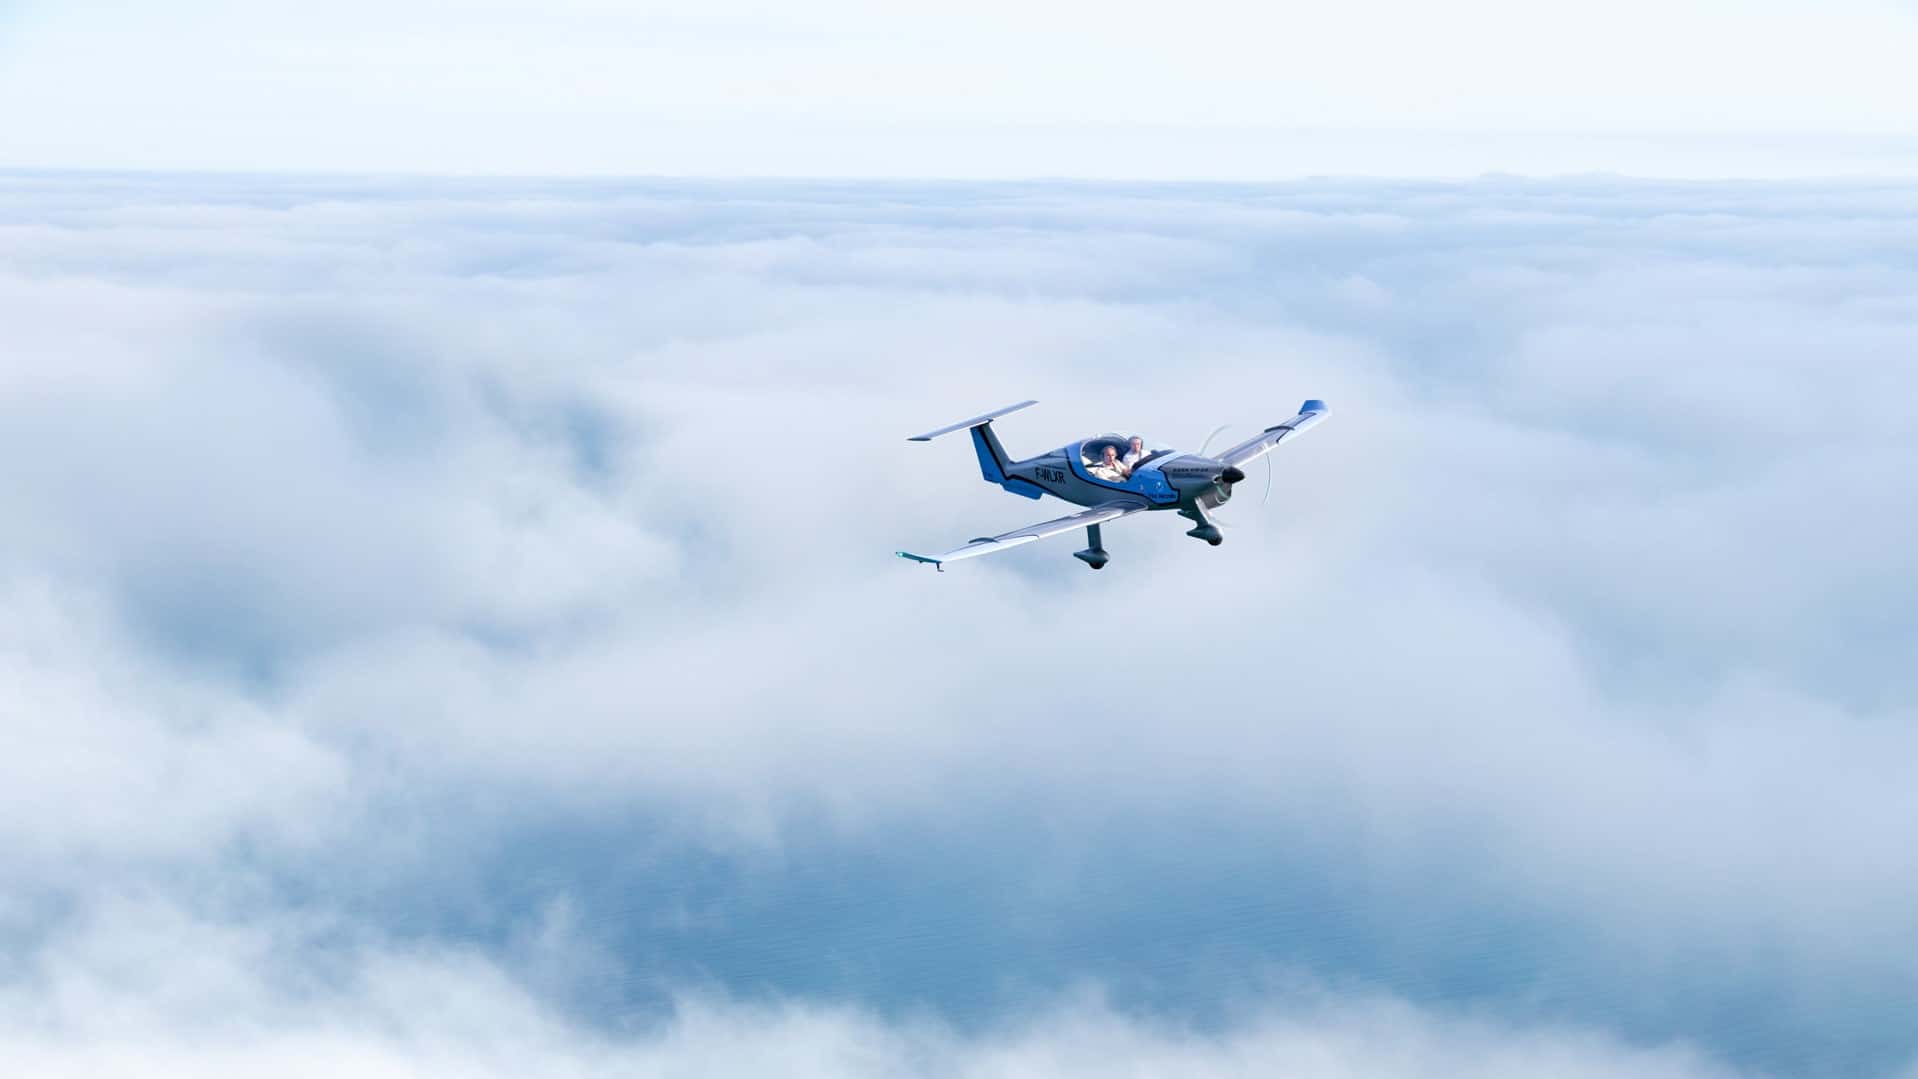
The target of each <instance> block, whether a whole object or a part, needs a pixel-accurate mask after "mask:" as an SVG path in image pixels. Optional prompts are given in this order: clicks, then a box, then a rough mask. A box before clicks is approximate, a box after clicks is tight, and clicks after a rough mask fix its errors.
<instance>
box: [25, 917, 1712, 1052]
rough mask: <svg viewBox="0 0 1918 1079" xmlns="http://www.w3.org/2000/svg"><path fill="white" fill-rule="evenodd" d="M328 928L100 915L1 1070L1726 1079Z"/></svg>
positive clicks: (1311, 1030) (1434, 1031) (1575, 1043)
mask: <svg viewBox="0 0 1918 1079" xmlns="http://www.w3.org/2000/svg"><path fill="white" fill-rule="evenodd" d="M314 928H315V927H312V926H305V925H301V924H300V923H297V922H291V923H280V924H275V925H269V926H244V925H243V926H233V925H220V924H210V923H207V922H204V921H201V920H197V919H195V918H193V917H191V916H189V915H185V914H183V913H182V912H180V911H178V910H175V909H171V908H168V907H166V906H164V905H156V904H153V903H151V902H141V901H123V902H118V903H115V904H113V905H111V906H109V907H107V908H105V909H102V910H100V911H97V912H94V920H93V921H91V922H90V923H88V924H85V925H84V926H83V927H80V928H76V929H73V930H70V931H69V932H68V933H67V934H66V935H64V936H63V937H62V938H61V939H60V940H59V942H58V944H57V945H56V946H55V947H54V948H52V949H49V951H48V952H47V953H45V954H42V955H40V956H38V957H36V959H35V961H34V964H33V965H34V971H33V974H32V975H31V976H30V977H29V978H28V979H27V980H26V981H25V982H24V983H23V984H16V985H15V986H14V987H12V988H11V989H10V990H7V991H5V993H4V995H0V1002H4V1003H5V1005H6V1007H4V1008H0V1067H4V1068H5V1069H6V1070H7V1071H8V1072H9V1073H11V1074H20V1075H36V1076H62V1077H64V1076H93V1075H115V1076H171V1075H195V1076H209V1075H210V1076H223V1075H259V1074H262V1073H271V1074H274V1075H289V1076H304V1075H313V1076H322V1075H327V1076H330V1075H342V1074H351V1075H356V1076H402V1075H436V1076H443V1075H458V1076H472V1077H475V1079H478V1077H484V1076H504V1075H525V1074H527V1073H529V1072H537V1073H539V1074H541V1075H552V1076H561V1077H575V1076H577V1077H582V1079H584V1077H598V1076H615V1075H654V1074H671V1075H689V1076H736V1075H765V1074H770V1073H777V1074H781V1075H794V1076H812V1075H819V1076H865V1075H871V1076H895V1075H927V1076H952V1077H979V1079H987V1077H991V1079H1016V1077H1026V1076H1034V1077H1036V1076H1080V1075H1083V1076H1095V1075H1096V1076H1109V1075H1135V1076H1252V1075H1272V1074H1285V1075H1299V1076H1314V1077H1324V1079H1334V1077H1340V1076H1355V1077H1356V1076H1365V1077H1367V1079H1376V1077H1381V1076H1385V1077H1390V1076H1423V1075H1433V1074H1446V1075H1461V1076H1484V1077H1488V1079H1490V1077H1507V1076H1512V1077H1516V1076H1526V1075H1541V1074H1549V1075H1554V1076H1567V1077H1577V1076H1611V1075H1620V1074H1631V1075H1642V1076H1656V1077H1671V1079H1680V1077H1684V1079H1701V1077H1716V1076H1729V1075H1731V1074H1733V1073H1732V1072H1731V1071H1729V1070H1728V1069H1726V1068H1724V1067H1722V1066H1719V1065H1717V1064H1715V1063H1713V1062H1712V1061H1711V1060H1710V1059H1709V1058H1707V1057H1705V1056H1703V1055H1702V1054H1700V1053H1698V1052H1696V1051H1695V1050H1691V1049H1689V1048H1687V1047H1684V1046H1682V1045H1655V1046H1632V1045H1626V1044H1622V1043H1620V1042H1618V1041H1617V1040H1615V1039H1612V1038H1609V1037H1607V1036H1605V1035H1603V1034H1599V1033H1595V1032H1592V1031H1589V1030H1581V1029H1578V1028H1576V1027H1565V1026H1558V1025H1537V1026H1513V1025H1508V1024H1503V1023H1498V1022H1492V1021H1487V1020H1485V1019H1481V1018H1475V1017H1472V1016H1469V1015H1448V1014H1443V1013H1434V1012H1428V1011H1424V1010H1421V1009H1418V1008H1414V1007H1410V1006H1408V1005H1406V1004H1404V1003H1403V1002H1399V1001H1395V1000H1392V999H1389V998H1379V997H1363V996H1360V997H1350V996H1339V995H1336V994H1332V993H1328V992H1326V991H1324V990H1322V989H1315V988H1312V987H1310V986H1308V985H1299V984H1292V985H1290V986H1288V987H1286V988H1283V989H1281V990H1277V991H1275V992H1274V994H1273V995H1272V997H1271V998H1270V999H1269V1000H1267V1001H1266V1002H1265V1003H1264V1004H1262V1005H1261V1006H1260V1007H1259V1008H1257V1009H1256V1010H1255V1011H1253V1012H1251V1013H1249V1014H1247V1015H1244V1016H1242V1017H1240V1018H1239V1019H1238V1020H1236V1021H1234V1022H1233V1023H1232V1024H1231V1025H1230V1026H1228V1027H1227V1028H1226V1029H1223V1030H1217V1031H1200V1030H1196V1029H1191V1028H1184V1027H1180V1026H1177V1025H1171V1024H1166V1023H1162V1022H1156V1021H1153V1020H1151V1019H1148V1018H1141V1017H1138V1016H1130V1015H1126V1014H1124V1013H1121V1012H1119V1011H1116V1010H1114V1009H1112V1008H1111V1007H1109V1006H1108V1005H1106V1004H1105V1003H1103V1002H1102V1001H1101V1000H1100V999H1099V998H1098V996H1097V995H1096V994H1090V993H1087V994H1080V995H1079V996H1078V997H1076V998H1067V999H1063V1000H1060V1001H1057V1002H1054V1003H1051V1004H1047V1005H1044V1006H1042V1007H1036V1008H1035V1009H1034V1010H1033V1011H1032V1012H1030V1013H1029V1014H1026V1015H1022V1016H1019V1017H1017V1018H1015V1019H1010V1020H1008V1021H1005V1022H1003V1023H1001V1024H996V1025H994V1026H992V1027H990V1028H988V1029H984V1030H978V1031H969V1032H962V1031H959V1030H956V1029H954V1028H952V1027H951V1026H949V1025H946V1024H944V1023H941V1022H939V1021H937V1020H934V1019H931V1018H927V1017H916V1018H914V1017H907V1018H903V1019H893V1020H888V1019H885V1018H881V1017H879V1016H877V1015H875V1014H873V1013H871V1012H868V1011H864V1010H861V1009H857V1008H852V1007H844V1006H834V1005H828V1004H820V1003H807V1002H803V1001H781V1002H771V1003H748V1002H743V1001H738V1000H733V999H728V998H725V997H714V996H711V995H688V996H682V997H680V998H679V999H678V1000H677V1001H676V1002H675V1003H674V1006H673V1008H672V1010H671V1012H670V1014H668V1015H664V1016H658V1017H651V1018H647V1019H644V1020H642V1021H641V1022H640V1023H639V1024H638V1026H637V1029H635V1030H632V1031H628V1032H621V1031H619V1030H617V1029H609V1028H606V1027H598V1026H591V1025H585V1024H581V1023H579V1022H576V1021H573V1020H569V1019H567V1018H565V1017H564V1016H563V1015H560V1014H556V1013H555V1012H553V1011H552V1010H551V1009H550V1008H548V1007H546V1006H544V1005H542V1003H541V1002H540V1001H539V1000H538V999H537V998H535V997H534V996H531V995H529V994H528V993H527V992H526V991H525V989H524V987H522V986H521V985H519V984H518V983H516V982H515V981H514V980H513V979H512V978H510V977H509V976H507V975H506V974H505V973H504V972H502V971H501V970H500V969H498V968H497V967H496V966H494V965H493V964H491V963H489V962H488V961H487V960H485V959H484V958H482V957H479V956H476V955H473V954H471V953H466V952H462V951H459V950H456V949H432V950H420V949H397V948H392V947H380V946H376V945H363V946H359V947H355V948H353V949H351V950H350V951H347V952H345V953H342V952H341V951H340V949H339V948H338V945H337V944H334V943H329V944H328V945H327V946H326V947H327V951H328V952H329V953H330V959H329V961H328V964H327V967H328V971H329V973H328V974H327V975H326V976H325V977H321V978H315V977H313V976H311V974H310V972H309V973H306V974H301V973H298V972H299V971H302V970H308V971H310V968H304V967H302V966H301V964H300V963H299V961H298V956H297V955H295V954H292V953H294V952H296V951H297V949H300V948H302V947H312V942H311V941H309V940H305V939H303V937H305V936H306V935H308V934H312V933H313V932H314Z"/></svg>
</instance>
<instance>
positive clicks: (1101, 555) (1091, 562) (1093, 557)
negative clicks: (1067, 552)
mask: <svg viewBox="0 0 1918 1079" xmlns="http://www.w3.org/2000/svg"><path fill="white" fill-rule="evenodd" d="M1072 557H1074V558H1076V559H1078V560H1079V561H1081V562H1084V563H1085V564H1086V565H1088V566H1091V567H1092V568H1093V569H1104V568H1106V563H1107V562H1108V561H1110V560H1111V556H1110V555H1108V554H1106V549H1105V545H1104V544H1103V543H1101V542H1100V541H1099V526H1098V525H1087V526H1086V549H1085V550H1083V551H1074V552H1072Z"/></svg>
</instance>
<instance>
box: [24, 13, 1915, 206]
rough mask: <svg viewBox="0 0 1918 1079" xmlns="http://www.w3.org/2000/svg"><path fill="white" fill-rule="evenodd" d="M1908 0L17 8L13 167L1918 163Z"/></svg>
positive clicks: (779, 170) (1181, 171) (1250, 173)
mask: <svg viewBox="0 0 1918 1079" xmlns="http://www.w3.org/2000/svg"><path fill="white" fill-rule="evenodd" d="M1914 52H1918V7H1914V5H1913V4H1911V3H1910V2H1909V0H1833V2H1831V3H1823V4H1818V5H1816V6H1807V5H1805V4H1800V3H1788V2H1783V0H1676V2H1673V0H1621V2H1617V3H1611V4H1604V5H1592V4H1583V5H1579V4H1536V3H1524V2H1520V0H1463V2H1460V3H1453V4H1446V5H1431V4H1412V3H1404V2H1402V0H1359V2H1353V3H1344V4H1301V3H1282V4H1257V5H1254V4H1244V3H1236V2H1225V0H1195V2H1192V3H1186V4H1181V5H1178V6H1177V8H1176V9H1174V8H1167V7H1165V6H1163V5H1140V4H1116V5H1115V4H1110V3H1099V4H1094V3H1081V2H1077V0H1062V2H1058V3H1050V4H1038V5H1035V4H1030V3H1012V2H1006V0H980V2H976V3H970V4H966V5H963V6H962V8H957V9H949V10H948V9H941V10H938V11H930V10H928V11H921V10H919V9H918V8H915V7H913V6H911V5H904V6H902V5H898V4H887V3H879V2H875V0H817V2H813V3H808V4H805V5H800V6H795V5H790V4H770V3H764V2H760V0H715V2H712V3H704V4H700V5H696V6H693V5H683V4H651V3H628V2H623V0H549V2H544V3H540V4H528V3H522V2H513V0H462V2H453V0H377V2H375V0H340V2H338V3H330V4H325V5H315V4H308V3H291V2H285V0H266V2H260V0H175V2H169V3H165V4H156V3H138V2H129V0H117V2H116V0H94V2H90V3H65V2H60V3H56V2H53V0H10V2H6V3H0V102H6V103H7V104H6V105H5V106H0V167H4V166H11V167H34V168H41V167H49V168H108V169H112V168H139V169H173V170H178V169H187V170H193V169H222V170H242V171H253V170H276V169H277V170H300V171H318V172H346V173H367V172H379V173H394V172H399V173H428V174H446V173H459V174H477V175H513V176H523V175H538V176H571V175H581V174H591V175H646V176H706V177H745V176H752V177H795V176H798V177H805V176H833V177H861V178H875V177H893V178H934V179H938V178H945V179H1002V178H1019V179H1024V178H1034V177H1075V178H1102V179H1143V180H1217V179H1231V180H1263V179H1285V178H1296V177H1304V176H1316V175H1371V176H1377V175H1391V176H1416V177H1441V176H1442V177H1471V176H1477V175H1480V174H1482V173H1486V172H1514V173H1520V174H1525V175H1557V174H1566V173H1585V172H1605V173H1624V174H1629V175H1637V176H1660V177H1682V178H1693V179H1719V178H1724V177H1728V176H1741V177H1747V178H1753V177H1806V176H1819V177H1826V176H1841V175H1843V176H1851V175H1875V176H1886V175H1897V176H1912V175H1914V174H1918V119H1914V112H1913V110H1912V109H1911V108H1910V107H1909V102H1911V101H1913V100H1918V72H1914V69H1913V66H1912V65H1911V64H1910V63H1909V61H1908V58H1909V57H1910V56H1911V55H1912V54H1913V53H1914Z"/></svg>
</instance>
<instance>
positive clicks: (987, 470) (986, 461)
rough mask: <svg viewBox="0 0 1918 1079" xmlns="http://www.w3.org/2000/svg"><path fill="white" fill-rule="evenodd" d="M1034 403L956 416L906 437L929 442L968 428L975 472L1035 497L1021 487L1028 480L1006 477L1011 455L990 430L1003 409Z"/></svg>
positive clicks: (1034, 494)
mask: <svg viewBox="0 0 1918 1079" xmlns="http://www.w3.org/2000/svg"><path fill="white" fill-rule="evenodd" d="M1038 403H1039V402H1037V401H1021V402H1019V403H1018V404H1016V405H1007V406H1006V407H1004V408H1000V409H994V410H993V411H991V412H987V413H984V414H981V415H978V416H974V417H972V418H971V419H966V420H960V421H959V422H958V423H950V424H947V425H946V426H944V427H941V428H939V429H937V430H934V431H927V432H926V433H925V434H923V435H914V436H912V437H911V438H910V439H908V440H907V441H909V442H930V441H932V440H933V439H935V438H938V437H939V436H940V435H949V434H952V433H953V432H954V431H960V430H967V431H970V432H971V433H972V448H973V451H974V452H975V453H977V454H978V456H979V474H980V475H981V476H982V477H984V479H985V481H986V482H987V483H990V484H994V485H997V486H1000V487H1004V488H1005V489H1006V490H1008V491H1016V492H1017V493H1019V494H1025V495H1027V496H1028V497H1031V498H1037V497H1039V495H1038V494H1037V493H1028V492H1027V491H1026V490H1025V488H1027V487H1030V486H1031V485H1030V484H1028V483H1025V482H1023V481H1021V482H1018V483H1013V482H1011V481H1009V479H1008V477H1007V475H1006V468H1007V467H1008V466H1009V465H1011V463H1012V458H1011V457H1009V456H1007V454H1006V448H1005V447H1004V446H1002V445H1000V443H999V436H998V435H997V434H996V433H994V431H993V430H992V421H993V420H996V419H998V418H999V417H1001V416H1004V415H1006V414H1007V413H1011V412H1017V411H1019V410H1020V409H1022V408H1030V407H1031V406H1033V405H1036V404H1038Z"/></svg>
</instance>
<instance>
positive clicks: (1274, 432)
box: [1218, 400, 1327, 468]
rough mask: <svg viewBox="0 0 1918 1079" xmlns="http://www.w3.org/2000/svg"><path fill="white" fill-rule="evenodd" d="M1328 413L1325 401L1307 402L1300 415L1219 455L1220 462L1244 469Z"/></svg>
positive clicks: (1300, 408) (1302, 406)
mask: <svg viewBox="0 0 1918 1079" xmlns="http://www.w3.org/2000/svg"><path fill="white" fill-rule="evenodd" d="M1326 411H1327V410H1326V407H1325V402H1324V401H1316V400H1314V401H1307V402H1306V403H1305V404H1303V405H1300V406H1299V414H1298V415H1296V416H1294V417H1292V418H1291V419H1289V420H1287V421H1285V422H1284V423H1281V424H1279V425H1277V426H1275V427H1268V428H1266V429H1265V430H1263V431H1261V432H1259V433H1258V435H1257V436H1256V437H1253V438H1248V439H1246V440H1245V441H1244V442H1241V443H1239V444H1238V445H1236V446H1234V447H1232V448H1231V449H1229V450H1226V451H1225V452H1223V453H1221V454H1219V455H1218V456H1219V460H1221V461H1224V462H1225V463H1226V464H1228V465H1231V466H1232V467H1234V468H1244V467H1245V466H1246V465H1248V464H1251V463H1252V462H1253V461H1256V460H1258V459H1259V458H1261V457H1264V456H1265V455H1266V454H1268V453H1271V452H1272V451H1273V450H1275V449H1277V448H1278V446H1279V443H1281V442H1284V441H1285V440H1286V439H1288V438H1293V437H1296V436H1297V435H1299V434H1300V433H1301V432H1303V431H1305V430H1306V429H1307V428H1310V427H1312V426H1313V425H1314V424H1316V423H1318V422H1319V421H1321V420H1323V419H1325V416H1326Z"/></svg>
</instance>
